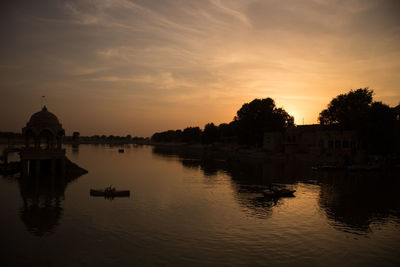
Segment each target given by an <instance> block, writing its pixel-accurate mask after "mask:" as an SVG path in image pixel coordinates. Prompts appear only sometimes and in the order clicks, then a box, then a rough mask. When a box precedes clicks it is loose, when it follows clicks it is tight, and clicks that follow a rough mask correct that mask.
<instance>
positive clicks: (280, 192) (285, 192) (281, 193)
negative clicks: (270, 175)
mask: <svg viewBox="0 0 400 267" xmlns="http://www.w3.org/2000/svg"><path fill="white" fill-rule="evenodd" d="M295 192H296V190H290V189H287V188H276V187H272V188H271V189H266V190H264V191H263V195H264V197H267V198H281V197H294V193H295Z"/></svg>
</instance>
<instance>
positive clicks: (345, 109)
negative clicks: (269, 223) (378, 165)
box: [319, 88, 396, 154]
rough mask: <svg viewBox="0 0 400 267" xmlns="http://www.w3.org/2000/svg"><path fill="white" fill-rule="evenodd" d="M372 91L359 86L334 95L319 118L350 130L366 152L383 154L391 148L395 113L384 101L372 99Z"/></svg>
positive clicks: (323, 121)
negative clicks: (355, 134)
mask: <svg viewBox="0 0 400 267" xmlns="http://www.w3.org/2000/svg"><path fill="white" fill-rule="evenodd" d="M373 93H374V91H373V90H371V89H368V88H364V89H362V88H360V89H357V90H355V91H353V90H350V92H348V93H347V94H341V95H338V96H337V97H335V98H333V99H332V100H331V102H330V103H329V104H328V108H327V109H324V110H322V111H321V113H320V114H319V122H320V124H322V125H332V124H336V125H338V126H339V127H341V128H342V129H346V130H354V131H356V133H357V135H358V138H359V139H360V140H361V141H362V142H363V143H364V144H365V146H366V149H367V151H368V152H371V153H378V154H386V153H389V152H390V151H391V147H392V142H393V137H392V134H393V127H394V125H395V121H396V116H395V113H394V111H393V109H391V108H390V107H389V106H388V105H386V104H383V103H381V102H374V101H373V97H372V95H373Z"/></svg>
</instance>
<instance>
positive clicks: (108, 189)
mask: <svg viewBox="0 0 400 267" xmlns="http://www.w3.org/2000/svg"><path fill="white" fill-rule="evenodd" d="M114 192H115V187H112V185H110V186H109V187H106V189H105V190H104V193H106V194H111V193H114Z"/></svg>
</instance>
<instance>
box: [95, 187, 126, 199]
mask: <svg viewBox="0 0 400 267" xmlns="http://www.w3.org/2000/svg"><path fill="white" fill-rule="evenodd" d="M90 195H91V196H92V197H106V198H114V197H129V196H130V191H129V190H115V189H114V190H107V188H106V189H103V190H102V189H90Z"/></svg>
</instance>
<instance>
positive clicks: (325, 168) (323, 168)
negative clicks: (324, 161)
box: [311, 165, 345, 171]
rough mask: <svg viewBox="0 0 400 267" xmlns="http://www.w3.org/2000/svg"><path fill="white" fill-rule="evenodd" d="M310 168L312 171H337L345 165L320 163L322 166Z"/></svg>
mask: <svg viewBox="0 0 400 267" xmlns="http://www.w3.org/2000/svg"><path fill="white" fill-rule="evenodd" d="M311 169H312V170H313V171H338V170H344V169H345V167H343V166H336V165H322V166H314V167H311Z"/></svg>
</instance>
